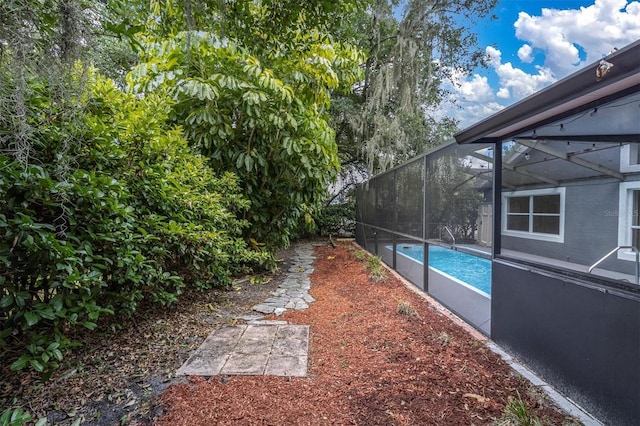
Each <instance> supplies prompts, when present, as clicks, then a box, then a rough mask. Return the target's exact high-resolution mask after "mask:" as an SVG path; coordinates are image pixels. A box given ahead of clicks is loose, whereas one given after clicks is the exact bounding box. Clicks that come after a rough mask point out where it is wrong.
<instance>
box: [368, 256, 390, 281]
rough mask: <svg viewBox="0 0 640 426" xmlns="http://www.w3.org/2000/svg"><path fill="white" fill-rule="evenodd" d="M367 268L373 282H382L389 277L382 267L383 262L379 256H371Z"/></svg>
mask: <svg viewBox="0 0 640 426" xmlns="http://www.w3.org/2000/svg"><path fill="white" fill-rule="evenodd" d="M365 268H366V270H367V271H369V278H370V279H371V281H374V282H377V281H382V280H384V279H385V278H386V277H387V270H386V269H385V267H384V266H383V265H382V260H381V259H380V257H379V256H369V258H368V259H367V264H366V266H365Z"/></svg>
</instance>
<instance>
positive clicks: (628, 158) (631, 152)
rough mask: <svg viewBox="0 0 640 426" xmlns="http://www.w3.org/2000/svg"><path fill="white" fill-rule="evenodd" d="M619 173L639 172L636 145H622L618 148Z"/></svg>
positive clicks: (638, 148)
mask: <svg viewBox="0 0 640 426" xmlns="http://www.w3.org/2000/svg"><path fill="white" fill-rule="evenodd" d="M620 171H621V172H623V173H624V172H640V147H638V144H637V143H633V144H624V145H622V148H620Z"/></svg>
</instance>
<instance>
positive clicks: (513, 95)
mask: <svg viewBox="0 0 640 426" xmlns="http://www.w3.org/2000/svg"><path fill="white" fill-rule="evenodd" d="M486 53H487V56H488V57H489V58H490V59H489V64H490V65H491V67H493V69H494V70H495V72H496V74H497V75H498V78H499V79H500V88H499V89H498V92H497V96H498V97H499V98H501V99H512V100H519V99H522V98H524V97H525V96H529V95H531V94H533V93H535V92H537V91H538V90H540V89H542V88H543V87H545V86H548V85H549V84H551V83H553V82H555V81H556V78H555V76H554V75H553V72H551V70H550V69H548V68H545V67H540V66H537V67H536V69H537V70H538V73H537V74H528V73H526V72H525V71H523V70H521V69H519V68H516V67H514V66H513V64H511V62H506V63H502V53H501V52H500V51H499V50H498V49H495V48H493V47H491V46H488V47H487V48H486Z"/></svg>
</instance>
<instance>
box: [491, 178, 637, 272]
mask: <svg viewBox="0 0 640 426" xmlns="http://www.w3.org/2000/svg"><path fill="white" fill-rule="evenodd" d="M618 198H619V181H617V180H602V181H599V182H594V181H593V180H590V181H588V182H587V183H583V184H580V183H574V184H572V185H568V186H567V187H566V198H565V225H564V226H565V228H564V243H556V242H549V241H539V240H532V239H528V238H518V237H512V236H505V235H503V236H502V248H503V249H510V250H516V251H519V252H524V253H530V254H535V255H539V256H544V257H550V258H553V259H557V260H561V261H566V262H572V263H578V264H581V265H592V264H593V263H595V262H596V261H597V260H598V259H600V258H601V257H602V256H604V255H605V254H606V253H608V252H609V251H610V250H612V249H613V248H614V247H616V246H617V245H618V216H617V215H616V212H617V211H618ZM602 267H603V268H606V269H609V270H612V271H617V272H622V273H626V274H633V273H634V264H633V262H629V261H623V260H617V259H616V256H612V257H611V258H609V260H607V261H606V262H605V263H603V264H602Z"/></svg>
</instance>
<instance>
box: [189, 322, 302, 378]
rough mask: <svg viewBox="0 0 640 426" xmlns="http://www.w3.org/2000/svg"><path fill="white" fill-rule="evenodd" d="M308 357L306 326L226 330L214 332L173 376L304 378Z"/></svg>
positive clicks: (237, 327) (275, 325) (273, 325)
mask: <svg viewBox="0 0 640 426" xmlns="http://www.w3.org/2000/svg"><path fill="white" fill-rule="evenodd" d="M274 322H277V321H274ZM308 353H309V326H308V325H290V324H268V323H263V324H255V325H235V326H226V327H222V328H219V329H217V330H214V331H213V332H212V333H211V334H210V335H209V337H207V338H206V340H205V341H204V343H203V344H202V345H201V346H200V347H199V348H198V350H197V351H196V352H195V353H194V354H193V355H191V357H189V359H188V360H187V362H185V363H184V365H183V366H182V367H180V369H179V370H178V371H177V372H176V375H178V376H183V375H184V376H217V375H263V374H264V375H273V376H294V377H304V376H306V375H307V362H308Z"/></svg>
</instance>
